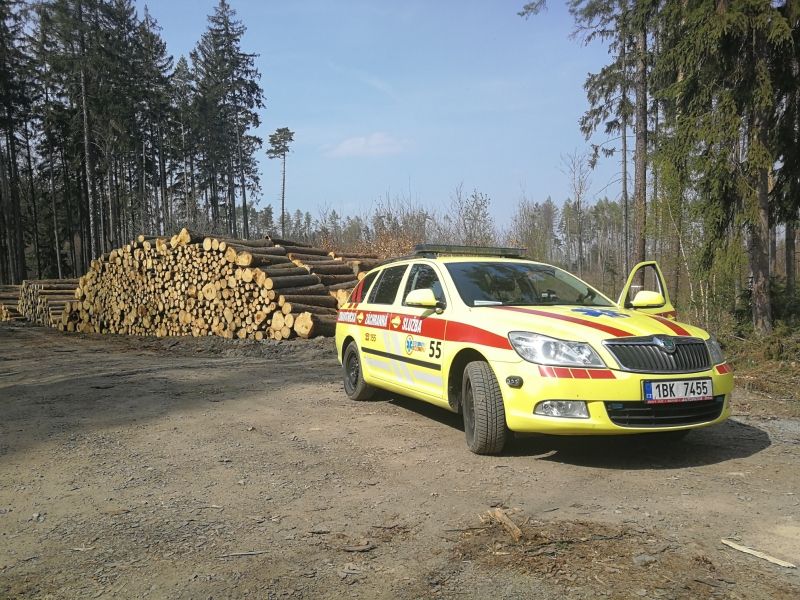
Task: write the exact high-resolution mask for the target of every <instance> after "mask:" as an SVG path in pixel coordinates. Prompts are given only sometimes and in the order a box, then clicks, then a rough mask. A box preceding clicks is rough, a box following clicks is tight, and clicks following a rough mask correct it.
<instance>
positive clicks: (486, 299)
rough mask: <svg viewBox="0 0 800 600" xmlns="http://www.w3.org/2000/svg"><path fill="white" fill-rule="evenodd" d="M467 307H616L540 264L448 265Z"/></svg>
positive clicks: (558, 270) (565, 275)
mask: <svg viewBox="0 0 800 600" xmlns="http://www.w3.org/2000/svg"><path fill="white" fill-rule="evenodd" d="M447 270H448V271H449V272H450V276H451V277H452V278H453V282H454V283H455V285H456V289H457V290H458V293H459V295H460V296H461V299H462V300H463V301H464V302H465V303H466V304H467V306H554V305H565V304H566V305H570V306H613V305H612V304H611V302H609V301H608V300H607V299H606V298H604V297H603V296H602V295H600V293H599V292H598V291H596V290H594V289H592V288H590V287H589V286H587V285H586V284H585V283H583V282H582V281H581V280H580V279H578V278H577V277H573V276H572V275H570V274H569V273H567V272H566V271H562V270H561V269H556V268H555V267H551V266H548V265H541V264H536V263H522V262H519V263H512V262H458V263H448V264H447Z"/></svg>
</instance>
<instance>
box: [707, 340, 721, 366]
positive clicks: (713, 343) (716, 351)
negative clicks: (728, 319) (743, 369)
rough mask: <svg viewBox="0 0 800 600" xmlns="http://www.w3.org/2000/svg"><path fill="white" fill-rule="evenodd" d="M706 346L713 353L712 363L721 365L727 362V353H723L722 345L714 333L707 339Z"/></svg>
mask: <svg viewBox="0 0 800 600" xmlns="http://www.w3.org/2000/svg"><path fill="white" fill-rule="evenodd" d="M706 348H708V353H709V354H710V355H711V363H712V364H715V365H721V364H722V363H724V362H725V355H724V354H723V353H722V346H720V345H719V342H718V341H717V338H715V337H714V336H713V335H712V336H711V337H710V338H708V339H707V340H706Z"/></svg>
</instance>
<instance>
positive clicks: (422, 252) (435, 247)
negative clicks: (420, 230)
mask: <svg viewBox="0 0 800 600" xmlns="http://www.w3.org/2000/svg"><path fill="white" fill-rule="evenodd" d="M526 252H527V251H526V249H525V248H502V247H498V246H453V245H450V244H417V245H416V246H414V254H415V255H417V256H428V257H430V256H496V257H498V258H524V257H525V253H526Z"/></svg>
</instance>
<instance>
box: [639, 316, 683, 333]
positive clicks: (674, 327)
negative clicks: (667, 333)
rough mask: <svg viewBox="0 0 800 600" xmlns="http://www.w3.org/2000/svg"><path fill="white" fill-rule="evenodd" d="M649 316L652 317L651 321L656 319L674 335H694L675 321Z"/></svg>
mask: <svg viewBox="0 0 800 600" xmlns="http://www.w3.org/2000/svg"><path fill="white" fill-rule="evenodd" d="M647 316H648V317H650V318H651V319H655V320H656V321H658V322H659V323H661V324H662V325H664V326H666V327H669V328H670V329H671V330H672V331H673V332H674V333H677V334H678V335H692V334H691V333H689V332H688V331H686V330H685V329H684V328H683V327H681V326H680V325H678V324H677V323H675V322H674V321H670V320H669V319H665V318H664V317H659V316H658V315H647Z"/></svg>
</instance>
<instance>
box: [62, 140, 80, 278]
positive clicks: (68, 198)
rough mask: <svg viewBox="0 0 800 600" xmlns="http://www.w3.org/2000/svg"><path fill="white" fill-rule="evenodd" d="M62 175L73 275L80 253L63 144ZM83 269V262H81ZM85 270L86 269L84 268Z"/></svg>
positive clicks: (76, 269)
mask: <svg viewBox="0 0 800 600" xmlns="http://www.w3.org/2000/svg"><path fill="white" fill-rule="evenodd" d="M61 175H62V177H63V180H64V190H63V191H64V203H65V204H66V205H67V231H69V253H70V258H71V261H72V275H77V274H78V255H77V254H76V253H75V229H74V227H73V226H72V195H71V194H70V193H69V172H68V171H67V159H66V157H65V155H64V147H63V146H61ZM81 269H82V270H84V269H83V264H81ZM84 271H85V270H84Z"/></svg>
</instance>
